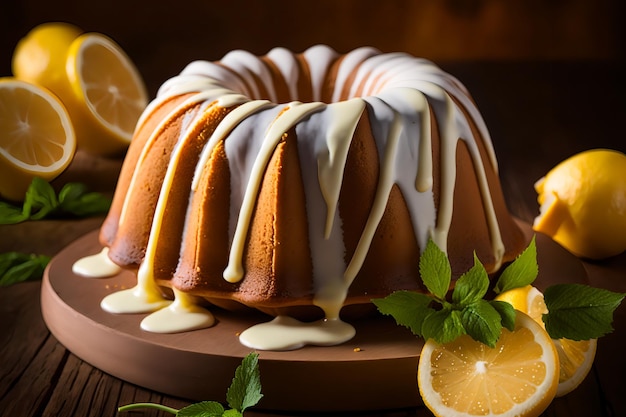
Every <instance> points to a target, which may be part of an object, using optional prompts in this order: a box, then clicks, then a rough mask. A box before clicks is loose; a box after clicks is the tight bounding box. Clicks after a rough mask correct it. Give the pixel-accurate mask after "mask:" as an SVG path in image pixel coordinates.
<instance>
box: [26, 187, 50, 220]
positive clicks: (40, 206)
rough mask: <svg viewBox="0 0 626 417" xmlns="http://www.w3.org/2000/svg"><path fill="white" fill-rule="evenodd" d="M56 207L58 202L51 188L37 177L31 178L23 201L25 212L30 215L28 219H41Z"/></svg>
mask: <svg viewBox="0 0 626 417" xmlns="http://www.w3.org/2000/svg"><path fill="white" fill-rule="evenodd" d="M58 205H59V201H58V200H57V197H56V194H55V192H54V189H53V188H52V186H51V185H50V184H49V183H48V182H46V181H45V180H43V179H41V178H39V177H35V178H33V182H31V184H30V186H29V187H28V190H27V191H26V199H25V201H24V208H25V211H26V212H28V213H31V214H30V219H32V220H39V219H42V218H44V217H45V216H47V215H48V214H49V213H51V212H53V211H54V209H55V208H56V207H57V206H58Z"/></svg>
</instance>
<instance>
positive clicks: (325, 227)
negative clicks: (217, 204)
mask: <svg viewBox="0 0 626 417" xmlns="http://www.w3.org/2000/svg"><path fill="white" fill-rule="evenodd" d="M266 59H269V60H271V61H273V62H274V63H275V65H276V68H277V69H278V71H279V72H280V73H281V74H282V76H283V77H284V78H285V81H286V86H287V90H288V97H289V98H290V100H291V101H289V102H288V103H283V104H279V103H276V101H277V92H276V91H275V88H274V81H273V79H272V74H271V73H270V71H269V69H268V67H267V66H266V65H265V64H264V63H263V62H262V60H261V59H260V58H258V57H256V56H254V55H252V54H250V53H248V52H243V51H233V52H231V53H229V54H228V55H226V56H225V57H224V59H223V60H222V61H221V64H219V65H218V64H216V63H210V62H205V61H197V62H194V63H191V64H190V65H189V66H187V67H186V68H185V70H183V72H182V73H181V74H180V75H179V76H177V77H174V78H172V79H170V80H168V81H167V82H166V83H164V85H163V86H162V87H161V88H160V90H159V93H158V96H157V98H156V99H155V100H154V101H153V102H152V103H151V104H150V105H149V107H148V109H147V110H146V112H145V113H144V115H143V116H142V118H141V119H140V121H139V123H138V126H141V125H142V124H143V123H145V122H146V115H147V114H149V113H150V112H151V111H152V110H153V109H156V108H157V107H158V106H159V105H161V104H163V103H164V102H166V101H167V100H169V99H171V98H172V97H177V96H180V95H182V94H189V93H191V94H192V95H191V97H189V98H187V99H186V100H185V101H184V102H182V103H181V104H179V105H178V106H177V108H175V109H174V110H172V111H171V113H170V114H169V116H167V117H165V118H164V120H162V122H161V123H160V125H159V126H158V127H157V129H155V132H154V133H153V134H152V136H151V137H150V139H149V141H148V143H147V144H146V146H145V147H144V149H143V151H142V155H141V156H140V158H139V162H138V164H137V167H136V170H135V175H133V178H132V179H131V183H132V182H134V181H135V177H136V173H137V172H139V170H141V165H142V164H143V163H144V160H145V158H146V155H147V154H148V153H149V152H150V148H151V144H152V142H154V141H156V140H158V135H159V132H160V131H161V130H163V129H164V128H165V126H166V125H167V124H168V123H169V121H170V120H173V118H174V117H177V115H180V114H182V113H184V112H187V113H186V115H185V117H184V126H183V129H182V131H181V135H180V138H179V142H178V143H177V145H176V147H175V148H174V151H173V153H172V156H171V158H170V163H169V166H168V170H167V172H166V175H165V180H164V182H163V186H162V188H161V191H160V195H159V199H158V202H157V207H156V210H155V215H154V220H153V223H152V231H151V233H150V239H149V242H148V245H147V248H146V255H145V259H144V260H143V262H142V263H141V265H140V268H139V273H138V282H137V286H136V287H135V288H133V289H130V290H126V291H125V292H120V293H114V294H111V295H110V296H109V297H107V298H106V299H105V300H103V308H105V309H107V310H108V311H113V312H118V313H120V312H122V313H123V312H138V311H142V312H149V311H157V312H156V313H153V314H152V315H150V316H148V317H147V318H146V320H145V323H144V324H142V326H143V327H144V328H145V329H147V330H148V331H157V332H161V331H170V332H176V331H182V330H186V329H190V328H197V327H198V326H201V327H206V326H210V325H212V324H213V322H212V320H211V319H210V318H208V317H209V316H210V313H208V312H206V310H204V309H202V308H200V307H197V308H196V303H195V302H194V298H193V297H191V296H189V295H187V294H185V293H183V292H181V291H179V290H177V289H174V294H175V298H174V301H173V302H172V301H170V300H167V299H165V298H164V297H163V296H162V294H161V291H160V289H159V286H158V285H157V283H156V281H155V279H154V273H153V270H152V268H153V265H154V257H155V256H156V255H155V250H156V249H155V248H156V245H157V242H158V239H159V234H160V233H159V230H160V228H161V220H162V218H163V216H164V213H165V207H166V206H167V202H168V196H169V193H170V190H171V187H172V183H173V176H174V172H175V171H176V166H177V165H178V164H179V163H189V161H182V160H181V159H180V156H179V151H180V149H182V148H183V147H184V145H185V143H186V141H188V140H190V138H189V135H190V134H191V132H193V131H194V129H195V127H196V126H197V124H198V123H201V122H202V120H203V117H205V115H206V114H208V113H209V112H210V111H211V109H229V111H228V112H226V113H225V115H224V116H223V118H222V119H221V120H220V121H219V122H218V124H217V126H216V127H215V130H214V132H213V134H211V136H210V137H209V138H208V139H207V140H206V143H205V145H204V147H203V149H202V151H201V152H200V154H199V155H198V161H197V165H196V167H195V174H194V178H193V182H192V183H191V189H190V193H191V195H192V196H193V194H194V193H195V192H196V191H197V187H198V181H199V178H200V177H201V173H202V169H203V167H204V166H205V165H206V164H207V161H208V159H209V158H210V156H211V154H212V152H213V149H215V147H216V145H217V144H218V143H220V142H221V141H224V144H225V147H224V148H225V152H226V157H227V160H228V164H229V166H230V169H231V172H238V173H239V174H240V175H238V176H237V177H240V179H239V178H237V179H234V180H232V181H233V182H232V183H231V189H232V190H233V191H232V192H231V215H230V227H229V229H230V230H229V233H230V235H229V242H230V251H229V257H230V258H229V262H228V266H227V267H226V269H225V270H224V279H225V280H226V281H228V282H230V283H238V282H240V281H241V280H242V279H245V270H244V267H243V256H244V251H245V242H246V238H247V236H248V232H249V230H248V229H249V227H250V221H251V217H252V214H253V210H254V205H255V202H256V200H257V198H258V194H259V188H260V184H261V181H262V178H263V175H264V172H265V169H266V167H267V165H268V162H269V160H270V158H271V157H272V154H273V152H274V150H275V149H276V147H277V145H278V143H279V142H280V140H282V138H283V137H284V135H285V134H286V133H287V131H289V130H290V129H292V128H295V131H296V135H295V136H296V138H297V139H296V140H298V144H297V146H298V150H299V153H300V155H305V156H304V157H302V156H301V157H300V163H301V171H302V181H303V183H304V194H305V200H306V206H307V210H306V213H307V219H308V225H309V247H310V252H311V258H312V263H313V279H314V291H315V294H314V298H313V300H314V301H313V302H314V304H315V305H317V306H319V307H321V308H322V309H323V310H324V312H325V315H326V319H325V320H322V321H319V322H315V323H299V322H297V321H295V320H294V319H291V318H287V317H281V316H279V317H277V318H276V319H275V320H273V321H272V322H270V323H263V324H260V325H258V326H254V327H253V328H251V329H249V330H247V331H245V332H244V333H243V334H242V335H241V340H242V343H244V344H246V345H247V346H249V347H252V348H255V349H272V350H274V349H275V350H283V349H293V348H297V347H299V346H302V345H304V344H307V343H308V344H320V345H327V344H336V343H342V342H345V341H346V340H349V339H350V338H351V337H352V336H353V335H354V329H353V328H352V326H350V325H349V324H347V323H344V322H342V321H341V320H340V319H339V313H340V311H341V308H342V306H343V302H344V300H345V297H346V295H347V293H348V290H349V288H350V285H351V284H352V282H353V280H354V279H355V277H356V276H357V274H358V273H359V271H360V270H361V268H362V265H363V262H364V260H365V258H366V256H367V253H368V251H369V249H370V245H371V243H372V239H373V236H374V234H375V232H376V229H377V227H378V225H379V223H380V221H381V218H382V217H383V213H384V210H385V207H386V204H387V201H388V198H389V195H390V193H391V190H392V187H393V186H394V185H397V186H398V187H399V189H400V191H401V192H402V195H403V196H404V198H405V202H406V206H407V209H408V212H409V215H410V218H411V221H412V225H413V230H414V234H415V240H416V242H417V243H418V245H419V246H420V247H422V248H423V247H425V246H426V242H427V240H428V238H433V240H434V241H435V242H436V243H437V244H438V245H439V247H441V248H442V249H444V250H445V248H446V247H447V239H448V233H449V228H450V224H451V219H452V209H453V194H454V186H455V180H456V169H455V166H456V163H455V158H456V149H457V144H458V141H460V140H462V141H464V142H465V144H466V145H467V148H468V150H469V153H470V156H471V159H472V162H473V163H474V167H475V170H476V172H477V173H478V176H477V181H478V185H479V189H480V193H481V198H482V203H483V206H484V207H485V216H486V218H487V225H488V229H489V234H490V237H491V242H492V246H493V248H492V251H493V254H494V256H495V258H496V260H500V259H501V258H502V255H503V252H504V246H503V243H502V238H501V236H500V230H499V226H498V222H497V219H496V216H495V210H494V207H493V202H492V201H491V197H490V193H489V187H488V184H487V178H486V173H485V167H484V166H483V161H482V158H481V155H480V150H479V147H478V145H477V143H476V141H477V140H480V141H482V143H483V145H484V148H485V149H486V152H487V157H488V163H489V164H490V165H491V168H492V169H494V170H496V169H497V164H496V159H495V153H494V152H493V147H492V144H491V140H490V138H489V134H488V132H487V129H486V127H485V125H484V122H483V120H482V118H481V116H480V113H479V112H478V110H477V109H476V107H475V105H474V104H473V102H472V100H471V98H470V97H469V95H468V93H467V91H466V90H465V88H464V87H463V86H462V85H461V84H460V83H459V82H458V81H457V80H456V79H455V78H454V77H452V76H450V75H449V74H446V73H445V72H443V71H442V70H440V69H439V68H438V67H436V66H435V65H434V64H432V63H431V62H429V61H427V60H423V59H418V58H414V57H411V56H409V55H406V54H402V53H395V54H380V53H379V52H378V51H377V50H375V49H372V48H360V49H357V50H354V51H352V52H351V53H348V54H347V55H344V56H341V57H340V56H339V55H338V54H337V53H336V52H335V51H333V50H332V49H330V48H327V47H324V46H316V47H313V48H310V49H309V50H307V51H305V52H304V53H303V54H302V55H301V58H300V59H302V60H304V61H305V62H306V65H307V66H308V69H307V70H308V75H306V77H308V80H309V82H310V84H311V91H312V96H313V100H314V101H313V102H310V103H301V102H299V101H297V100H298V82H299V77H304V76H305V75H304V74H303V73H301V71H300V66H299V64H298V61H297V59H296V58H295V56H294V54H292V53H291V52H290V51H288V50H286V49H282V48H276V49H273V50H272V51H270V53H268V55H267V56H266ZM338 59H340V60H341V61H338V62H339V67H338V69H337V73H336V78H335V82H334V85H333V90H332V91H331V92H330V96H329V97H330V99H331V103H323V102H321V100H322V98H323V97H322V96H323V93H322V90H323V87H324V83H325V81H324V80H325V78H326V76H327V73H328V71H329V68H330V65H331V64H332V63H333V62H335V61H336V60H338ZM226 67H230V68H231V69H232V71H231V70H228V69H226ZM262 91H266V92H267V95H268V96H267V97H262ZM190 109H192V110H190ZM364 112H368V114H369V117H370V120H376V123H371V125H372V126H371V127H372V133H373V137H374V141H375V145H376V148H377V150H378V155H379V166H380V173H379V178H378V183H377V188H376V190H375V198H374V201H373V203H372V206H371V211H370V213H369V215H368V217H367V221H366V225H365V227H364V229H363V231H362V233H361V236H360V239H359V240H358V244H357V246H356V250H355V251H354V254H353V255H352V257H351V259H349V260H347V261H346V260H345V259H344V254H345V252H346V247H345V243H344V241H343V231H342V221H341V217H340V215H339V207H338V200H339V194H340V191H341V189H342V179H343V172H344V170H345V166H346V160H347V156H348V150H349V148H350V140H351V138H352V136H353V134H354V132H355V130H356V128H357V125H358V123H359V121H360V119H361V117H362V115H363V113H364ZM431 114H432V115H434V116H435V119H436V120H437V131H438V132H439V136H440V144H439V152H440V153H441V178H440V184H439V187H440V191H439V192H440V197H439V204H438V206H437V205H436V202H435V201H434V194H433V189H432V188H433V160H432V152H433V144H432V138H431V132H432V130H433V129H434V127H433V126H431ZM467 117H469V118H471V119H472V122H468V121H467ZM470 123H471V124H473V125H472V126H471V125H470ZM473 127H474V128H475V130H476V131H477V132H478V136H477V137H474V133H473ZM301 137H303V138H306V139H305V140H300V139H299V138H301ZM244 142H245V143H246V145H245V148H246V149H247V151H248V152H246V153H245V154H243V155H242V154H241V152H239V150H238V146H239V145H241V144H242V143H244ZM398 167H402V168H398ZM131 189H132V185H131ZM128 201H129V199H128V196H127V200H126V203H125V204H124V207H123V208H122V214H121V219H120V222H124V218H125V213H126V211H127V210H129V209H130V207H128V204H129V202H128ZM498 262H499V261H498ZM186 316H189V320H187V319H185V317H186ZM162 320H165V321H166V322H167V323H169V324H168V325H167V326H165V327H159V326H158V325H157V324H156V323H158V322H160V321H162ZM275 331H279V332H281V334H285V333H288V335H286V336H281V337H280V338H278V339H282V340H284V342H283V344H282V345H276V344H275V343H273V342H270V339H271V340H275V339H277V338H273V337H271V335H272V334H274V333H273V332H275Z"/></svg>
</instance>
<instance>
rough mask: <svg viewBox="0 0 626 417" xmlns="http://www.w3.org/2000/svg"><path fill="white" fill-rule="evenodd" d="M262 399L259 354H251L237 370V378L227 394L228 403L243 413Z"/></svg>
mask: <svg viewBox="0 0 626 417" xmlns="http://www.w3.org/2000/svg"><path fill="white" fill-rule="evenodd" d="M262 397H263V394H261V375H260V372H259V354H258V353H250V354H248V355H247V356H246V357H245V358H244V359H243V361H242V362H241V365H239V366H238V367H237V369H236V370H235V377H234V378H233V382H232V384H231V385H230V387H229V388H228V392H227V393H226V401H227V402H228V405H229V406H230V407H231V408H233V409H235V410H237V411H239V412H240V413H243V412H244V410H245V409H246V408H248V407H252V406H254V405H255V404H256V403H258V402H259V401H260V400H261V398H262Z"/></svg>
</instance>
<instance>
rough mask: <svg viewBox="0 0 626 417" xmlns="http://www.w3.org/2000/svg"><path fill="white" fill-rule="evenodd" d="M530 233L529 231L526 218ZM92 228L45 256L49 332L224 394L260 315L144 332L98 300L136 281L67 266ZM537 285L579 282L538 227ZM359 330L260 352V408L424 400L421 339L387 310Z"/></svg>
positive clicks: (111, 364) (84, 349)
mask: <svg viewBox="0 0 626 417" xmlns="http://www.w3.org/2000/svg"><path fill="white" fill-rule="evenodd" d="M524 228H525V230H527V232H529V233H530V228H529V227H528V226H527V225H524ZM97 235H98V232H97V231H93V232H91V233H88V234H87V235H85V236H83V237H82V238H79V239H78V240H76V241H75V242H73V243H72V244H70V245H69V246H68V247H66V248H65V249H64V250H63V251H61V252H60V253H59V254H58V255H57V256H56V257H54V258H53V259H52V261H51V262H50V264H49V266H48V268H47V269H46V273H45V276H44V280H43V285H42V297H41V302H42V312H43V317H44V320H45V322H46V324H47V326H48V328H49V329H50V331H51V332H52V334H53V335H54V336H55V337H56V338H57V339H58V340H59V342H61V343H62V344H63V345H64V346H65V347H67V349H69V350H70V351H71V352H72V353H74V354H75V355H76V356H78V357H80V358H81V359H83V360H84V361H86V362H88V363H90V364H91V365H93V366H94V367H96V368H99V369H101V370H102V371H104V372H107V373H109V374H111V375H113V376H115V377H118V378H120V379H122V380H125V381H128V382H130V383H134V384H137V385H140V386H142V387H145V388H148V389H152V390H155V391H158V392H162V393H165V394H168V395H173V396H178V397H182V398H186V399H189V400H196V401H198V400H216V401H225V394H226V391H227V389H228V386H229V385H230V383H231V381H232V378H233V375H234V370H235V368H236V367H237V366H238V365H239V364H240V363H241V360H242V358H243V357H244V356H246V355H247V354H248V353H250V349H249V348H247V347H245V346H243V345H242V344H241V343H240V342H239V340H238V337H237V335H238V334H239V333H240V332H242V331H243V330H245V329H246V328H248V327H250V326H251V325H253V324H256V323H259V322H263V321H268V320H269V319H268V317H267V316H262V315H255V314H247V315H242V314H233V313H228V312H224V311H220V310H217V311H215V312H214V313H215V316H216V318H217V319H218V323H217V324H216V325H215V326H214V327H212V328H209V329H203V330H196V331H191V332H186V333H177V334H155V333H148V332H145V331H143V330H141V328H140V322H141V320H142V319H143V318H144V317H145V315H143V314H137V315H115V314H110V313H107V312H105V311H103V310H102V309H101V308H100V300H102V298H103V297H104V296H106V295H108V294H110V293H112V292H115V291H118V290H120V289H123V288H130V287H132V286H134V284H135V277H134V274H133V273H131V272H123V273H121V274H119V275H117V276H114V277H110V278H104V279H90V278H85V277H82V276H79V275H76V274H74V273H73V272H72V265H73V263H74V262H75V261H76V260H78V259H80V258H82V257H84V256H88V255H92V254H95V253H98V252H100V250H101V246H100V244H99V243H98V239H97ZM537 247H538V262H539V271H540V274H539V277H538V279H537V281H536V285H537V286H538V287H540V288H541V287H546V286H549V285H552V284H556V283H560V282H586V273H585V269H584V267H583V265H582V264H581V263H580V262H579V261H578V259H577V258H575V257H574V256H572V255H571V254H570V253H569V252H567V251H565V250H564V249H563V248H561V247H560V246H559V245H557V244H556V243H554V242H553V241H552V240H550V239H549V238H547V237H545V236H543V235H540V234H538V235H537ZM352 324H353V325H354V326H355V328H356V330H357V334H356V336H355V337H354V338H353V339H352V340H350V341H349V342H346V343H344V344H342V345H339V346H332V347H315V346H307V347H304V348H302V349H298V350H294V351H286V352H269V351H268V352H266V351H262V352H259V364H260V365H259V366H260V370H261V383H262V387H263V394H264V397H263V399H262V401H261V403H260V404H259V405H258V408H260V409H267V410H275V411H291V412H294V411H295V412H302V413H310V412H324V411H360V410H369V411H372V410H390V409H396V408H408V407H415V406H418V405H420V404H421V400H420V396H419V394H418V389H417V383H416V377H417V362H418V359H419V352H420V350H421V347H422V341H421V340H420V339H418V338H416V337H415V336H413V335H412V334H411V333H410V332H409V331H408V330H407V329H405V328H403V327H400V326H397V325H396V324H395V322H394V321H393V320H391V319H389V318H387V317H380V318H369V319H367V320H361V321H356V322H353V323H352Z"/></svg>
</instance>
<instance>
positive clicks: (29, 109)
mask: <svg viewBox="0 0 626 417" xmlns="http://www.w3.org/2000/svg"><path fill="white" fill-rule="evenodd" d="M75 150H76V137H75V134H74V129H73V127H72V123H71V122H70V118H69V115H68V113H67V111H66V109H65V108H64V106H63V104H62V103H61V102H60V101H59V99H58V98H57V97H55V96H54V95H53V94H52V93H50V92H49V91H48V90H46V89H44V88H41V87H38V86H36V85H34V84H30V83H27V82H25V81H21V80H16V79H14V78H11V77H5V78H1V79H0V197H2V198H5V199H8V200H14V201H22V200H24V197H25V193H26V190H27V189H28V187H29V185H30V183H31V182H32V180H33V178H34V177H41V178H43V179H44V180H47V181H51V180H52V179H54V178H56V177H57V176H58V175H59V174H60V173H61V172H63V171H64V170H65V168H67V166H68V165H69V164H70V162H71V161H72V159H73V157H74V153H75Z"/></svg>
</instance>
